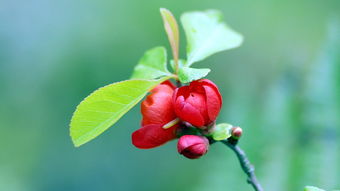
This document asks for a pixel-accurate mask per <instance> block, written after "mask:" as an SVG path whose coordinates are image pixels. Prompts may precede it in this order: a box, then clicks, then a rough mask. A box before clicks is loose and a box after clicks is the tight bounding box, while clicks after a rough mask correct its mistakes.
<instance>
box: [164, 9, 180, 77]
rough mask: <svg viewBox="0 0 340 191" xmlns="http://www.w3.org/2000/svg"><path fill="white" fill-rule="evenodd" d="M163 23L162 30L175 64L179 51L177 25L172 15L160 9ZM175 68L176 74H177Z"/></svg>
mask: <svg viewBox="0 0 340 191" xmlns="http://www.w3.org/2000/svg"><path fill="white" fill-rule="evenodd" d="M160 12H161V15H162V18H163V22H164V28H165V31H166V33H167V35H168V38H169V42H170V46H171V49H172V54H173V57H174V61H175V63H176V64H177V62H178V51H179V32H178V25H177V22H176V19H175V17H174V16H173V15H172V13H171V12H170V11H169V10H167V9H164V8H161V9H160ZM177 69H178V68H176V70H175V71H176V72H177Z"/></svg>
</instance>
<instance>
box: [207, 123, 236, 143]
mask: <svg viewBox="0 0 340 191" xmlns="http://www.w3.org/2000/svg"><path fill="white" fill-rule="evenodd" d="M232 128H233V126H232V125H230V124H228V123H220V124H218V125H216V126H215V129H214V131H213V132H212V138H213V139H214V140H215V141H221V140H226V139H228V138H229V137H231V129H232Z"/></svg>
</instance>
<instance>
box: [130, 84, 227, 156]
mask: <svg viewBox="0 0 340 191" xmlns="http://www.w3.org/2000/svg"><path fill="white" fill-rule="evenodd" d="M150 93H151V94H150V95H148V96H147V97H146V99H145V100H144V101H143V102H142V104H141V113H142V115H143V118H142V122H141V128H140V129H138V130H137V131H135V132H134V133H133V134H132V143H133V145H135V146H136V147H137V148H140V149H150V148H154V147H157V146H160V145H163V144H165V143H166V142H168V141H170V140H173V139H176V138H178V137H179V141H178V144H177V149H178V152H179V153H180V154H182V155H184V156H186V157H187V158H190V159H196V158H199V157H201V156H202V155H204V154H205V153H207V151H208V148H209V141H208V139H207V138H206V137H204V136H201V135H183V134H184V133H181V132H183V130H186V129H188V128H194V129H197V130H205V129H208V128H209V127H211V126H213V124H214V123H215V120H216V118H217V116H218V114H219V112H220V109H221V106H222V97H221V94H220V92H219V90H218V88H217V86H216V85H215V84H214V83H213V82H211V81H210V80H207V79H201V80H196V81H193V82H191V83H190V84H189V85H188V86H182V87H176V86H175V85H173V84H172V83H171V82H170V81H166V82H163V83H162V84H160V85H158V86H157V87H155V88H154V89H153V90H151V92H150Z"/></svg>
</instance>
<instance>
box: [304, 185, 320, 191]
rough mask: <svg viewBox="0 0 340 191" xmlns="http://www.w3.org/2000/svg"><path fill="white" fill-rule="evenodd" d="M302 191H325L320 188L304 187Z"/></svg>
mask: <svg viewBox="0 0 340 191" xmlns="http://www.w3.org/2000/svg"><path fill="white" fill-rule="evenodd" d="M303 191H325V190H322V189H320V188H317V187H314V186H306V187H305V189H304V190H303Z"/></svg>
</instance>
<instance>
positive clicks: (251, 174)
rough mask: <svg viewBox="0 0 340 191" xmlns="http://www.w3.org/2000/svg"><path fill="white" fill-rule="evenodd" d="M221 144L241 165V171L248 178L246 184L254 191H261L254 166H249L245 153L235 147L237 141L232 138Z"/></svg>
mask: <svg viewBox="0 0 340 191" xmlns="http://www.w3.org/2000/svg"><path fill="white" fill-rule="evenodd" d="M221 142H222V143H224V144H225V145H227V146H228V147H229V148H230V149H231V150H233V151H234V153H235V154H236V156H237V158H238V160H239V162H240V164H241V167H242V170H243V171H244V172H245V173H246V174H247V176H248V179H247V182H248V183H249V184H251V185H252V186H253V188H254V190H255V191H263V188H262V186H261V185H260V183H259V182H258V180H257V178H256V176H255V168H254V166H253V165H252V164H250V161H249V159H248V158H247V156H246V154H245V152H244V151H243V150H242V149H241V148H240V147H239V146H237V140H236V139H235V138H233V137H230V138H229V139H227V140H225V141H221Z"/></svg>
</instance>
